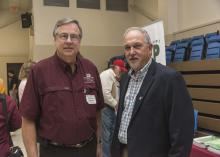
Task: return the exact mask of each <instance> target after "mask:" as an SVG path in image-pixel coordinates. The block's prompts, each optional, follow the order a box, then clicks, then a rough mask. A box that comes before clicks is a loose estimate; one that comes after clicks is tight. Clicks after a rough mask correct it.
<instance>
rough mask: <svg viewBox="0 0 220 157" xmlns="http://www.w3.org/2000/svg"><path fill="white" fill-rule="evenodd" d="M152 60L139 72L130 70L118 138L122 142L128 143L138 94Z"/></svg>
mask: <svg viewBox="0 0 220 157" xmlns="http://www.w3.org/2000/svg"><path fill="white" fill-rule="evenodd" d="M151 62H152V59H150V60H149V62H148V63H147V64H146V65H145V66H144V67H143V68H142V69H141V70H140V71H138V72H136V73H134V72H132V71H129V75H130V76H131V79H130V81H129V85H128V89H127V92H126V95H125V98H124V110H123V112H122V118H121V124H120V128H119V133H118V139H119V141H120V142H121V143H124V144H127V130H128V126H129V123H130V120H131V116H132V112H133V108H134V104H135V100H136V96H137V94H138V92H139V90H140V88H141V85H142V82H143V80H144V77H145V75H146V74H147V71H148V68H149V66H150V64H151Z"/></svg>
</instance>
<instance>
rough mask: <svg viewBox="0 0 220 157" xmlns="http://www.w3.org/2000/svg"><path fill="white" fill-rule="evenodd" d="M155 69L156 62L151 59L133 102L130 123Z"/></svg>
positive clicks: (151, 80)
mask: <svg viewBox="0 0 220 157" xmlns="http://www.w3.org/2000/svg"><path fill="white" fill-rule="evenodd" d="M155 69H156V63H155V61H154V60H152V63H151V65H150V67H149V69H148V72H147V74H146V76H145V78H144V80H143V83H142V85H141V88H140V90H139V92H138V94H137V97H136V100H135V104H134V109H133V112H132V116H131V121H130V124H131V122H132V120H133V118H134V117H135V115H136V113H137V111H138V109H139V108H140V105H141V103H142V102H143V100H144V97H145V96H146V95H147V92H148V90H149V89H150V87H151V85H152V83H153V82H154V77H153V75H154V72H155Z"/></svg>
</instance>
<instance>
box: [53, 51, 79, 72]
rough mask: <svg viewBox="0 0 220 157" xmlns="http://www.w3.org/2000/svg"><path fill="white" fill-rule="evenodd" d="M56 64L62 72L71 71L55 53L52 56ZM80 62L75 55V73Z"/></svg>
mask: <svg viewBox="0 0 220 157" xmlns="http://www.w3.org/2000/svg"><path fill="white" fill-rule="evenodd" d="M54 57H55V59H56V61H57V63H58V64H59V65H60V67H61V68H62V69H63V70H64V71H71V67H70V65H69V64H68V63H66V62H65V61H64V60H62V59H61V58H60V57H59V56H58V55H57V53H55V55H54ZM79 60H80V57H79V56H78V55H77V56H76V63H75V66H76V69H75V71H76V72H77V70H78V67H79V62H80V61H79Z"/></svg>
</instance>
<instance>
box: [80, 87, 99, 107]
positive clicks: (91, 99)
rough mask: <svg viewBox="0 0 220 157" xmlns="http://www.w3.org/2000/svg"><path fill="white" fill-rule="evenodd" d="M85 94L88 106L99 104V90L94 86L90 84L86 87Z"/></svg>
mask: <svg viewBox="0 0 220 157" xmlns="http://www.w3.org/2000/svg"><path fill="white" fill-rule="evenodd" d="M83 93H84V96H85V100H86V103H87V104H88V105H96V104H97V101H98V99H97V88H96V86H95V85H93V84H88V85H85V86H84V89H83Z"/></svg>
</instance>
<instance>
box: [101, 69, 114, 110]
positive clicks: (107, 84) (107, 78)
mask: <svg viewBox="0 0 220 157" xmlns="http://www.w3.org/2000/svg"><path fill="white" fill-rule="evenodd" d="M100 78H101V83H102V92H103V96H104V101H105V103H106V104H108V105H109V106H111V107H112V108H114V107H115V106H116V105H117V100H116V99H115V98H114V97H113V96H112V90H114V89H113V84H114V80H113V78H112V76H111V75H110V74H109V73H105V74H101V75H100Z"/></svg>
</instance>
